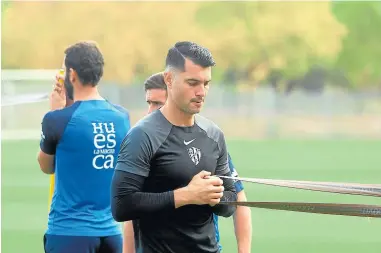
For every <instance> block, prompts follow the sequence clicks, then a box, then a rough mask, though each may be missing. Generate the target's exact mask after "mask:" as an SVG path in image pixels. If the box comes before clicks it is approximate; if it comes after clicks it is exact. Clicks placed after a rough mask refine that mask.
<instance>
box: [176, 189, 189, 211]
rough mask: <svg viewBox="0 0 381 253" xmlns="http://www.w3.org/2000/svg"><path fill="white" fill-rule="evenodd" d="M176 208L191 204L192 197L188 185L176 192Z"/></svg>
mask: <svg viewBox="0 0 381 253" xmlns="http://www.w3.org/2000/svg"><path fill="white" fill-rule="evenodd" d="M173 193H174V199H175V208H179V207H182V206H185V205H189V204H191V197H190V192H189V189H188V187H183V188H179V189H177V190H175V191H174V192H173Z"/></svg>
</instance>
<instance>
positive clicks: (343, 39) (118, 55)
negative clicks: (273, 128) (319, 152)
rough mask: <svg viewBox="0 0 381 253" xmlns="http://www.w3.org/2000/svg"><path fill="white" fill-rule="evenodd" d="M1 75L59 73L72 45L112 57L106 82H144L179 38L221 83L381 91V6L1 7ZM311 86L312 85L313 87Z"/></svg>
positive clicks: (107, 4)
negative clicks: (83, 43) (89, 43)
mask: <svg viewBox="0 0 381 253" xmlns="http://www.w3.org/2000/svg"><path fill="white" fill-rule="evenodd" d="M2 5H3V6H2V7H3V8H2V53H3V55H2V68H59V67H60V66H61V63H62V58H63V51H64V49H65V48H66V46H68V45H69V44H72V43H74V42H76V41H78V40H82V39H89V40H95V41H97V42H98V43H99V45H100V47H101V50H102V52H103V53H104V55H105V61H106V65H105V77H104V78H105V80H110V81H116V82H120V83H122V84H131V83H134V82H137V81H140V80H141V79H142V78H145V77H146V76H147V75H150V74H152V73H154V72H157V71H160V70H162V69H163V66H164V59H165V55H166V53H167V50H168V48H169V47H170V46H172V45H173V44H174V43H175V42H176V41H178V40H191V41H195V42H198V43H200V44H202V45H204V46H206V47H208V48H209V49H210V50H211V51H212V53H213V55H214V57H215V59H216V62H217V66H216V68H215V71H214V79H215V80H217V81H219V82H221V83H226V84H236V85H240V84H246V85H247V86H248V87H254V88H255V87H257V86H258V85H262V84H271V85H273V86H274V88H275V89H277V90H278V91H281V92H286V93H287V92H289V91H291V90H293V89H295V88H298V87H303V88H304V89H306V90H311V91H319V90H320V89H322V88H323V86H324V85H327V83H328V84H329V85H336V86H340V87H345V88H348V89H367V88H372V87H380V81H381V71H380V70H381V47H380V46H379V42H380V41H381V33H380V32H379V27H381V26H380V25H381V3H380V2H343V1H333V2H318V1H317V2H182V3H181V2H111V3H110V2H92V3H91V4H89V3H86V2H12V3H11V4H9V2H7V4H6V5H5V4H3V3H2ZM306 80H307V81H306Z"/></svg>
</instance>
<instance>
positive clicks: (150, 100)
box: [144, 72, 167, 113]
mask: <svg viewBox="0 0 381 253" xmlns="http://www.w3.org/2000/svg"><path fill="white" fill-rule="evenodd" d="M144 89H145V91H146V101H147V104H148V113H151V112H153V111H155V110H157V109H159V108H160V107H162V106H163V105H164V104H165V101H166V100H167V85H166V84H165V82H164V74H163V72H159V73H156V74H153V75H152V76H150V77H148V78H147V79H146V80H145V81H144Z"/></svg>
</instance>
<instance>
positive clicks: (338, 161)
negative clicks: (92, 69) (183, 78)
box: [1, 1, 381, 253]
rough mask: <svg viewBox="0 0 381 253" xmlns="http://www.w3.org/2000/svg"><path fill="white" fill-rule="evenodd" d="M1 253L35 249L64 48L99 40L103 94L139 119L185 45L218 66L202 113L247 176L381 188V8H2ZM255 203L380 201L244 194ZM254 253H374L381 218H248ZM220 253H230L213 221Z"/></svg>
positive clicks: (226, 231) (260, 213)
mask: <svg viewBox="0 0 381 253" xmlns="http://www.w3.org/2000/svg"><path fill="white" fill-rule="evenodd" d="M1 7H2V10H1V13H2V17H1V21H2V27H1V28H2V34H1V35H2V39H1V42H2V45H1V46H2V57H1V65H2V72H1V78H2V81H1V85H2V87H1V88H2V89H1V93H2V94H1V96H2V104H3V105H4V106H2V107H1V116H2V117H1V127H2V133H1V135H2V252H9V253H11V252H31V253H34V252H43V248H42V236H43V233H44V231H45V229H46V220H47V211H48V206H47V202H48V185H49V178H48V177H47V176H46V175H44V174H43V173H41V172H40V171H39V168H38V166H37V161H36V153H37V151H38V148H39V135H40V126H41V120H42V117H43V115H44V114H45V113H46V112H47V110H48V108H49V107H48V103H47V102H46V101H42V102H38V103H32V104H24V105H6V103H8V102H14V101H15V100H25V99H35V98H40V97H41V96H42V95H44V94H46V93H48V92H50V90H51V87H52V84H53V81H54V77H55V74H56V73H57V71H58V69H59V68H60V67H61V64H62V60H63V56H64V55H63V52H64V50H65V48H66V47H67V46H68V45H70V44H73V43H75V42H77V41H80V40H94V41H96V42H97V43H98V44H99V46H100V48H101V50H102V52H103V54H104V58H105V62H106V65H105V75H104V78H103V80H102V82H101V85H100V89H101V92H102V94H103V95H104V96H105V97H106V98H108V99H109V100H111V101H112V102H114V103H118V104H121V105H123V106H124V107H126V108H127V109H128V110H129V111H130V113H131V119H132V123H135V122H136V121H137V120H139V119H140V118H141V117H142V116H144V114H145V112H146V109H147V108H146V104H145V97H144V88H143V81H144V80H145V79H146V78H147V77H148V76H150V75H151V74H153V73H156V72H159V71H162V70H163V68H164V61H165V56H166V54H167V52H168V49H169V48H170V47H171V46H172V45H174V44H175V43H176V42H177V41H181V40H190V41H194V42H197V43H199V44H202V45H203V46H205V47H207V48H208V49H209V50H210V51H211V52H212V54H213V56H214V58H215V60H216V62H217V66H216V67H215V68H214V69H213V84H212V87H211V90H210V92H209V94H208V98H207V100H206V105H205V108H204V110H203V112H202V115H204V116H206V117H208V118H210V119H212V120H213V121H215V122H216V123H217V124H218V125H219V126H220V127H221V128H222V130H223V131H224V133H225V135H226V138H227V141H228V149H229V152H230V153H231V155H232V158H233V162H234V164H235V166H236V168H237V170H238V173H239V174H240V175H241V176H245V177H257V178H259V177H260V178H274V179H299V180H325V181H348V182H359V183H378V182H380V180H381V173H380V170H381V169H380V164H381V156H380V155H379V150H381V142H380V137H381V47H380V44H381V33H380V32H379V29H380V28H379V27H381V3H380V2H343V1H333V2H330V1H325V2H39V3H37V2H36V3H35V2H2V3H1ZM245 187H246V188H245V189H246V194H247V196H248V198H249V200H252V201H255V200H258V201H260V200H262V201H304V202H343V203H367V204H380V201H377V200H375V199H374V198H368V197H356V196H344V195H332V194H328V193H316V192H304V191H299V190H290V189H282V188H276V187H269V186H267V187H265V186H258V185H252V184H248V183H246V184H245ZM252 212H253V213H252V215H253V250H252V252H278V251H282V252H285V253H291V252H293V253H295V252H303V253H304V252H316V253H321V252H324V253H330V252H332V253H337V252H347V253H348V252H359V251H360V250H363V251H364V252H367V253H368V252H380V248H381V240H380V239H379V227H380V225H381V223H380V221H378V220H375V219H372V220H369V219H366V218H352V217H340V216H326V215H315V214H301V213H291V212H283V211H267V210H260V209H252ZM221 234H222V245H223V247H224V249H225V250H224V251H225V252H237V250H236V243H235V236H234V228H233V223H232V219H221Z"/></svg>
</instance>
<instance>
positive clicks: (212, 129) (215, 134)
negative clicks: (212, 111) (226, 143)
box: [195, 115, 224, 142]
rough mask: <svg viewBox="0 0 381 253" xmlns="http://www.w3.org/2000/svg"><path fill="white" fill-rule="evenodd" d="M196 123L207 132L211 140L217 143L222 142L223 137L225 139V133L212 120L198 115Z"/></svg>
mask: <svg viewBox="0 0 381 253" xmlns="http://www.w3.org/2000/svg"><path fill="white" fill-rule="evenodd" d="M195 122H196V124H197V125H198V126H199V127H200V128H201V129H202V130H204V131H205V132H206V134H207V136H208V137H209V138H211V139H213V140H215V141H217V142H218V141H220V139H221V137H222V138H223V135H224V133H223V132H222V130H221V128H220V127H219V126H218V125H217V124H216V123H214V122H213V121H212V120H210V119H208V118H206V117H203V116H201V115H196V117H195Z"/></svg>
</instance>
